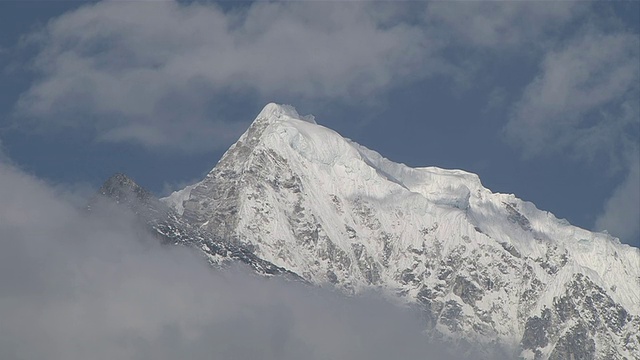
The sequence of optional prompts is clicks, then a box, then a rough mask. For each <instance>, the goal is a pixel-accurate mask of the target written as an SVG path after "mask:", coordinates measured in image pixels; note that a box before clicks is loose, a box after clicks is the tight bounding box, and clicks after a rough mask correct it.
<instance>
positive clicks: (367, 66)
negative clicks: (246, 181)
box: [0, 1, 640, 246]
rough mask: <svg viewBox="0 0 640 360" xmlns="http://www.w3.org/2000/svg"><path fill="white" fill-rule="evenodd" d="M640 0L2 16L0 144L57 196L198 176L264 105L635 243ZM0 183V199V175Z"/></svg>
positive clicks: (157, 6) (48, 11)
mask: <svg viewBox="0 0 640 360" xmlns="http://www.w3.org/2000/svg"><path fill="white" fill-rule="evenodd" d="M639 14H640V3H638V2H615V3H599V2H597V3H596V2H562V3H549V2H520V3H509V2H459V3H445V2H434V3H427V2H404V3H391V2H389V3H384V2H365V1H360V2H349V3H343V2H342V3H341V2H286V3H272V2H255V3H249V2H242V3H238V2H224V3H221V4H217V3H215V2H180V3H177V2H170V1H167V2H91V3H83V2H68V1H67V2H56V1H43V2H37V1H36V2H17V1H16V2H1V3H0V68H1V69H2V71H1V72H0V89H1V91H2V96H1V97H0V145H1V146H2V152H3V154H4V155H3V156H4V158H5V159H9V160H10V161H11V162H13V163H14V164H15V165H17V166H19V167H20V168H21V169H23V170H24V171H26V172H28V173H30V174H33V175H35V176H37V177H38V178H40V179H43V180H44V181H46V182H49V183H52V184H54V185H56V186H57V187H59V188H73V189H77V188H82V189H85V190H86V192H87V193H90V191H91V189H95V188H97V187H98V186H99V185H100V184H101V182H102V181H103V180H104V179H106V178H107V177H108V176H110V175H111V174H112V173H114V172H125V173H127V174H129V175H130V176H132V177H133V178H135V179H136V180H137V181H138V182H139V183H140V184H141V185H143V186H145V187H147V188H149V189H151V190H152V191H154V192H156V193H158V194H159V195H164V194H167V192H169V191H171V190H175V189H178V188H180V187H182V186H184V185H186V184H189V183H192V182H195V181H197V180H198V179H199V178H201V177H202V176H204V174H206V173H207V172H208V171H209V170H210V169H211V168H212V167H213V166H214V165H215V163H216V162H217V160H218V159H219V158H220V156H221V155H222V153H223V152H224V150H226V148H228V146H229V145H231V144H232V143H233V142H234V141H235V139H236V138H237V137H238V136H239V135H240V134H241V133H242V131H244V129H245V128H246V127H247V126H248V125H249V123H250V122H251V121H252V120H253V118H254V117H255V115H256V114H257V113H258V112H259V111H260V109H261V108H262V107H263V106H264V104H266V103H268V102H271V101H274V102H279V103H287V104H292V105H294V106H295V107H296V108H297V109H298V111H299V112H300V113H304V114H309V113H310V114H313V115H315V117H316V120H317V121H318V123H320V124H322V125H325V126H327V127H330V128H333V129H335V130H337V131H338V132H340V133H341V134H343V135H344V136H346V137H349V138H351V139H354V140H355V141H357V142H359V143H361V144H363V145H365V146H367V147H369V148H371V149H374V150H376V151H378V152H380V153H381V154H382V155H384V156H386V157H388V158H390V159H391V160H394V161H398V162H403V163H406V164H408V165H411V166H440V167H445V168H460V169H464V170H468V171H471V172H475V173H477V174H479V175H480V178H481V179H482V182H483V184H484V185H485V186H486V187H488V188H490V189H491V190H493V191H495V192H506V193H514V194H516V195H517V196H518V197H520V198H522V199H524V200H528V201H531V202H533V203H535V204H536V205H537V206H538V208H541V209H544V210H548V211H551V212H553V213H554V214H555V215H556V216H558V217H562V218H566V219H568V220H569V221H570V222H571V223H573V224H576V225H578V226H581V227H585V228H588V229H595V230H602V229H607V230H608V231H609V232H610V233H612V234H613V235H615V236H618V237H620V238H621V240H622V241H623V242H627V243H631V244H634V245H636V246H638V242H639V241H640V225H639V223H640V220H639V219H640V154H639V147H640V139H639V137H640V104H639V101H640V100H639V98H640V60H639V56H640V55H639V49H640V15H639ZM0 186H3V184H2V179H0Z"/></svg>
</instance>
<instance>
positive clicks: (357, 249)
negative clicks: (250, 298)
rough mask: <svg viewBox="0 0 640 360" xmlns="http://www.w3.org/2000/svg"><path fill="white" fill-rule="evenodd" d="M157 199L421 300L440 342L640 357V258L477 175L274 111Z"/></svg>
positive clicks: (321, 267)
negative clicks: (399, 155) (200, 172)
mask: <svg viewBox="0 0 640 360" xmlns="http://www.w3.org/2000/svg"><path fill="white" fill-rule="evenodd" d="M161 201H163V202H164V203H166V204H167V205H168V206H170V207H172V208H173V209H174V210H175V212H176V213H177V214H178V215H179V216H181V217H182V218H184V219H185V221H187V222H189V223H190V224H193V225H194V226H195V227H196V228H199V229H203V230H206V231H207V232H210V233H216V234H219V235H220V236H221V237H223V238H224V239H227V240H228V241H229V242H230V243H234V244H240V245H243V246H248V247H250V248H251V249H252V250H253V251H254V252H255V254H256V255H257V256H258V257H260V258H262V259H265V260H266V261H269V262H271V263H273V264H275V265H277V266H280V267H282V268H284V269H288V270H290V271H292V272H294V273H296V274H298V275H300V276H301V277H302V278H304V279H305V280H307V281H309V282H310V283H312V284H316V285H319V286H332V287H336V288H338V289H340V290H342V291H344V292H346V293H348V294H355V293H359V292H362V291H367V289H372V288H373V289H381V290H383V291H384V292H386V293H387V294H388V295H389V296H390V297H394V298H396V299H400V301H402V302H405V303H408V304H418V305H420V306H422V307H423V308H424V312H425V316H426V319H427V320H426V323H427V328H428V329H429V331H430V334H431V335H432V336H444V337H446V338H449V339H454V340H455V339H458V340H460V341H461V339H465V340H466V341H471V342H474V343H477V344H489V343H494V342H496V341H497V342H498V343H500V344H502V345H503V346H504V347H507V348H519V353H518V356H521V357H523V358H526V359H534V358H549V359H556V358H557V359H561V358H569V357H570V356H577V355H580V354H582V353H579V351H587V352H586V353H584V354H582V355H585V354H586V355H585V356H587V357H585V358H598V359H600V358H614V359H615V358H618V359H623V358H625V357H639V356H640V345H639V344H640V337H639V336H638V335H637V332H634V331H633V327H632V325H634V326H635V324H638V323H639V322H640V320H638V319H639V314H640V290H639V288H640V269H639V268H640V266H639V265H638V264H639V263H640V251H639V250H638V249H636V248H633V247H630V246H628V245H623V244H620V243H619V241H617V239H615V238H613V237H611V236H609V235H607V234H603V233H593V232H590V231H587V230H584V229H580V228H578V227H575V226H572V225H570V224H568V223H567V222H566V221H564V220H559V219H557V218H556V217H555V216H553V214H551V213H549V212H545V211H541V210H538V209H537V208H536V207H535V205H533V204H532V203H530V202H525V201H522V200H520V199H518V198H517V197H515V196H514V195H510V194H499V193H492V192H491V191H490V190H488V189H486V188H485V187H484V186H482V183H481V182H480V179H479V177H478V176H477V175H475V174H472V173H468V172H465V171H462V170H445V169H440V168H435V167H424V168H410V167H408V166H406V165H404V164H398V163H394V162H392V161H390V160H387V159H385V158H384V157H382V156H381V155H380V154H378V153H377V152H375V151H372V150H369V149H367V148H366V147H363V146H361V145H358V144H357V143H355V142H353V141H351V140H348V139H344V138H343V137H342V136H340V135H339V134H338V133H336V132H335V131H333V130H331V129H327V128H325V127H322V126H320V125H317V123H315V121H314V120H313V118H311V117H302V116H300V115H299V114H298V113H297V111H295V109H294V108H293V107H290V106H280V105H277V104H273V103H271V104H268V105H267V106H266V107H265V108H264V109H263V111H261V112H260V114H259V115H258V117H257V118H256V120H255V121H254V122H253V123H252V125H251V126H250V127H249V129H248V130H247V131H246V132H245V133H244V134H243V135H242V136H241V137H240V139H239V140H238V141H237V142H236V143H235V144H234V145H232V146H231V147H230V148H229V150H228V151H227V152H226V153H225V154H224V155H223V157H222V158H221V160H220V161H219V163H218V164H217V165H216V166H215V167H214V169H213V170H212V171H211V172H210V173H209V174H208V175H207V176H206V177H205V178H204V179H203V180H202V181H200V182H198V183H196V184H193V185H190V186H189V187H187V188H185V189H183V190H181V191H178V192H175V193H173V194H172V195H170V196H169V197H167V198H164V199H161ZM568 293H571V294H574V295H575V296H574V298H573V300H576V301H578V302H580V301H582V302H580V304H582V309H581V311H579V312H577V313H575V312H571V311H569V310H567V309H568V307H567V306H568V305H566V303H567V301H569V300H566V299H565V298H566V296H567V294H568ZM576 294H578V295H576ZM563 299H565V300H563ZM589 299H590V300H589ZM595 299H599V301H600V302H601V303H603V304H609V306H608V307H602V308H601V307H598V306H595V307H594V306H591V305H588V304H591V303H593V302H594V301H595ZM573 300H571V301H573ZM611 304H613V305H611ZM589 306H591V307H589ZM616 306H619V307H620V309H622V310H619V309H618V308H617V307H616ZM616 314H618V315H616ZM620 314H624V315H620ZM589 318H600V319H618V320H616V321H614V320H611V321H609V322H607V321H604V322H600V323H597V324H596V323H593V322H589V321H586V320H585V319H589ZM634 335H635V336H634ZM585 342H586V343H588V344H591V343H593V347H591V346H587V347H586V348H585V346H583V345H584V344H586V343H585ZM578 343H580V344H582V345H580V346H578V345H576V344H578ZM607 343H609V344H615V345H616V346H615V347H611V346H607V345H606V344H607ZM585 349H587V350H585ZM563 354H564V355H563ZM572 354H573V355H572ZM488 358H490V355H488Z"/></svg>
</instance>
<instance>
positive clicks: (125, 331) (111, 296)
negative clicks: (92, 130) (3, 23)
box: [0, 163, 450, 360]
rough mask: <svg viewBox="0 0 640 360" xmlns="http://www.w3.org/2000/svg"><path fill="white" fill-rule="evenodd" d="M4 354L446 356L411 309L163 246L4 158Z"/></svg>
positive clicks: (0, 302)
mask: <svg viewBox="0 0 640 360" xmlns="http://www.w3.org/2000/svg"><path fill="white" fill-rule="evenodd" d="M0 203H1V204H2V206H0V319H2V321H1V322H0V358H2V359H50V360H57V359H60V360H75V359H96V360H98V359H122V360H126V359H154V360H158V359H167V360H169V359H221V360H222V359H223V360H228V359H274V360H275V359H278V360H285V359H292V360H293V359H381V360H382V359H385V360H386V359H393V358H398V359H443V358H449V357H450V355H448V356H444V355H443V353H442V352H440V349H441V348H442V346H434V345H431V344H429V343H428V342H427V341H426V338H425V336H424V334H423V333H422V326H423V323H422V321H421V318H420V316H419V314H418V313H416V312H414V311H412V310H409V309H401V308H399V307H396V306H394V305H391V304H389V303H388V302H385V301H383V300H381V299H380V298H378V297H375V296H368V297H359V298H349V299H348V298H344V297H342V296H341V295H339V294H336V293H333V292H329V291H326V290H322V289H316V288H311V287H308V286H305V285H302V284H297V283H292V282H286V281H283V280H280V279H276V278H273V279H264V278H259V277H256V276H253V275H251V274H249V273H248V271H246V270H243V269H232V270H229V271H224V272H216V271H214V270H212V269H211V268H209V267H208V266H207V265H206V263H205V262H204V261H203V259H201V258H200V257H198V256H197V255H196V254H194V253H193V252H192V251H191V250H189V249H187V248H181V247H170V246H169V247H164V246H160V245H159V244H158V243H157V242H156V241H155V240H154V239H152V238H150V237H148V235H146V233H145V231H144V229H142V228H141V227H139V225H137V224H136V223H135V222H134V221H133V220H132V218H131V216H129V215H128V214H123V213H122V211H121V210H120V209H115V208H113V207H110V206H100V207H99V208H98V209H96V210H95V211H96V212H95V213H94V215H88V214H87V213H86V212H84V211H83V210H81V209H78V208H77V207H75V206H73V205H71V202H69V201H67V200H66V198H65V197H64V196H62V195H60V192H59V191H56V190H55V189H54V188H52V187H51V186H49V185H47V184H45V183H43V182H41V181H39V180H37V179H35V178H34V177H32V176H30V175H27V174H25V173H24V172H22V171H21V170H19V169H16V168H15V167H13V166H11V165H7V164H2V163H0Z"/></svg>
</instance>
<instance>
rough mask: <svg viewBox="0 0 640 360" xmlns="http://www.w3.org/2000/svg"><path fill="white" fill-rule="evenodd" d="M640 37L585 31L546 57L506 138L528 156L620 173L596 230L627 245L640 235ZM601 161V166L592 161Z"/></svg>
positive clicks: (602, 171) (515, 110) (528, 88)
mask: <svg viewBox="0 0 640 360" xmlns="http://www.w3.org/2000/svg"><path fill="white" fill-rule="evenodd" d="M639 49H640V37H639V36H638V34H637V33H630V32H626V31H605V30H602V29H599V28H597V27H591V26H590V27H587V28H586V29H585V30H583V31H580V32H579V33H578V34H577V35H576V36H574V37H572V38H570V39H568V40H567V41H566V42H564V43H562V44H561V45H560V46H558V47H557V48H554V49H553V50H551V51H549V52H548V53H547V54H546V55H545V57H544V60H543V61H542V63H541V66H540V73H539V74H538V75H537V76H536V77H535V79H534V80H533V81H532V82H531V83H530V84H529V85H528V86H527V88H526V89H525V91H524V94H523V96H522V98H521V99H520V101H519V102H518V103H517V104H516V105H515V106H514V108H513V114H512V117H511V118H510V120H509V122H508V124H507V126H506V128H505V131H506V135H507V137H508V139H509V140H510V141H511V142H512V143H513V144H514V146H516V147H519V148H521V149H522V150H523V152H524V154H525V155H526V156H540V155H546V156H555V155H557V154H559V153H563V154H565V155H567V154H568V155H570V156H572V157H574V158H575V159H578V160H583V161H587V162H593V163H597V164H602V163H603V160H604V163H605V164H606V165H604V166H602V165H601V167H600V168H599V170H598V171H600V172H601V173H615V172H620V170H623V171H625V172H626V173H627V174H628V175H627V179H626V180H625V181H624V182H623V183H622V184H621V185H620V187H619V188H617V189H616V190H615V191H614V192H613V195H612V198H610V199H609V200H608V201H607V204H606V206H605V213H604V214H602V215H601V216H600V218H599V219H598V220H597V223H596V227H597V228H599V229H604V228H606V229H608V230H609V231H610V232H611V233H612V234H613V235H615V236H619V237H621V238H623V239H625V240H626V241H631V240H633V239H635V238H637V237H638V235H640V229H639V228H638V224H637V219H638V215H640V202H639V201H637V199H638V198H639V197H640V194H639V193H640V186H639V185H638V181H637V167H638V164H637V162H638V149H639V145H640V144H639V142H640V105H639V104H638V98H640V67H639V66H638V63H639V62H640V54H639V52H640V50H639ZM597 159H600V162H595V161H594V160H597Z"/></svg>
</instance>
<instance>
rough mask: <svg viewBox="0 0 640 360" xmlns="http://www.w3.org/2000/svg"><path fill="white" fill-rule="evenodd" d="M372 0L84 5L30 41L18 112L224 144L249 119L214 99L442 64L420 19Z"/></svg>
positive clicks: (387, 77)
mask: <svg viewBox="0 0 640 360" xmlns="http://www.w3.org/2000/svg"><path fill="white" fill-rule="evenodd" d="M375 6H376V4H370V3H360V2H354V3H326V2H325V3H304V4H302V3H296V2H285V3H273V2H256V3H253V4H251V5H250V6H248V8H246V9H244V10H233V11H228V12H224V11H222V10H221V9H220V8H219V7H217V6H216V5H214V4H206V3H205V4H200V3H195V2H194V3H190V4H178V3H177V2H173V1H167V2H156V3H152V4H149V3H139V2H124V3H123V2H100V3H97V4H90V5H85V6H82V7H81V8H79V9H77V10H75V11H71V12H69V13H66V14H64V15H62V16H60V17H58V18H56V19H53V20H52V21H51V22H49V24H48V25H47V26H46V27H45V28H44V29H42V30H41V31H39V32H37V33H36V34H32V35H31V36H30V37H29V38H28V40H27V43H30V44H35V45H36V47H37V49H38V55H37V57H36V59H35V61H34V63H33V69H34V70H35V71H36V72H37V73H39V75H40V78H39V80H38V81H36V82H35V83H34V84H33V85H32V86H31V87H30V88H29V89H28V90H27V91H26V92H25V93H24V94H23V95H22V96H21V98H20V101H19V102H18V105H17V113H18V114H19V115H22V116H24V117H28V118H32V119H33V118H35V119H38V120H41V121H39V123H38V124H37V125H39V126H42V125H43V123H47V122H51V121H54V122H55V124H50V125H54V126H61V125H67V126H78V125H79V124H84V125H85V126H88V127H89V128H92V127H96V128H97V131H98V133H99V136H100V139H102V140H105V141H114V142H119V141H132V142H138V143H141V144H143V145H145V146H148V147H151V148H162V147H167V146H168V147H170V148H176V149H183V150H184V149H186V150H198V149H199V148H202V147H203V148H206V149H208V148H211V147H215V144H216V143H218V144H220V143H221V144H222V145H223V146H226V145H227V144H228V143H229V142H230V141H231V139H233V138H235V137H236V136H237V135H238V132H239V131H240V129H241V128H242V127H244V126H246V125H245V124H243V125H241V126H240V125H236V126H235V127H234V126H233V124H232V123H230V122H229V121H228V120H229V119H220V118H217V117H216V115H217V113H216V111H215V108H216V102H218V101H222V100H219V99H218V98H219V97H220V95H221V94H222V95H225V96H229V94H238V96H240V95H241V94H244V95H247V94H257V96H258V97H260V98H263V99H265V100H273V99H275V98H278V97H280V96H297V97H301V98H311V99H313V98H329V99H342V100H343V101H344V100H345V99H351V98H358V99H367V98H368V96H370V95H371V94H374V93H376V92H379V91H381V90H383V89H387V88H389V87H393V86H394V85H395V84H398V83H401V82H404V81H410V80H411V79H414V78H416V77H420V76H421V74H422V73H424V72H425V71H429V69H430V68H432V67H437V66H438V65H437V64H432V65H431V66H430V67H425V66H424V64H425V61H427V60H428V56H429V49H428V45H429V44H428V43H426V42H425V39H424V38H423V33H422V31H421V29H420V27H419V26H417V25H411V24H409V23H407V22H403V21H402V20H401V19H399V18H397V17H394V18H392V17H391V16H392V15H391V14H392V12H391V11H386V12H385V13H389V14H390V15H388V16H381V15H380V13H377V12H376V11H373V10H375V9H372V7H375ZM212 108H213V109H214V110H213V111H212ZM52 119H55V120H52ZM243 120H245V121H246V120H248V119H243Z"/></svg>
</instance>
